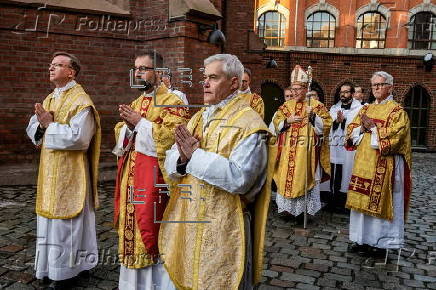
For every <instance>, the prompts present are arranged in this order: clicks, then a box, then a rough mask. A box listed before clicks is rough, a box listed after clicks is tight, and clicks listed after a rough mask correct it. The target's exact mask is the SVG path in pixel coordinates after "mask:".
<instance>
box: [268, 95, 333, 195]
mask: <svg viewBox="0 0 436 290" xmlns="http://www.w3.org/2000/svg"><path fill="white" fill-rule="evenodd" d="M310 105H311V107H312V108H313V112H314V113H316V115H317V116H319V117H320V118H321V119H322V121H323V138H320V137H319V136H317V135H316V134H315V130H314V128H313V127H312V128H311V129H310V130H309V134H310V135H309V138H310V142H311V143H310V144H311V154H310V162H308V160H307V140H308V138H307V125H308V118H307V112H306V107H307V106H308V103H307V101H306V100H305V101H303V102H297V101H295V100H289V101H287V102H285V103H284V104H283V105H282V106H280V107H279V109H278V111H277V114H276V115H275V117H274V119H273V124H274V127H275V129H276V130H277V128H278V126H279V124H280V122H282V121H284V120H285V119H286V118H288V117H290V116H291V115H295V116H300V117H303V120H302V121H301V122H297V123H293V124H292V125H291V126H290V127H289V128H288V129H286V130H285V131H284V132H282V133H280V134H279V136H278V142H279V144H278V149H277V151H278V152H277V153H275V152H274V151H271V152H274V156H271V155H270V158H274V159H276V160H277V165H276V169H275V172H274V180H275V181H276V184H277V187H278V192H279V193H280V194H281V195H283V196H284V197H286V198H297V197H300V196H303V195H304V194H305V185H306V184H305V182H306V178H305V176H306V172H308V177H307V179H308V186H307V190H311V189H312V188H313V187H314V185H315V171H316V166H317V164H318V161H320V164H321V167H322V172H323V175H324V178H323V180H324V179H327V178H328V176H329V175H330V148H329V144H328V136H329V132H330V127H331V124H332V119H331V117H330V114H329V113H328V111H327V109H326V108H325V106H324V105H323V104H322V103H321V102H319V101H317V100H311V104H310ZM308 165H309V166H310V168H309V170H307V166H308Z"/></svg>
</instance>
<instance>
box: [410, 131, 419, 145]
mask: <svg viewBox="0 0 436 290" xmlns="http://www.w3.org/2000/svg"><path fill="white" fill-rule="evenodd" d="M411 133H412V134H411V135H412V146H416V145H418V144H417V143H418V140H417V133H418V132H417V130H411Z"/></svg>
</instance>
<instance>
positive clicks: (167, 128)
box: [114, 85, 189, 269]
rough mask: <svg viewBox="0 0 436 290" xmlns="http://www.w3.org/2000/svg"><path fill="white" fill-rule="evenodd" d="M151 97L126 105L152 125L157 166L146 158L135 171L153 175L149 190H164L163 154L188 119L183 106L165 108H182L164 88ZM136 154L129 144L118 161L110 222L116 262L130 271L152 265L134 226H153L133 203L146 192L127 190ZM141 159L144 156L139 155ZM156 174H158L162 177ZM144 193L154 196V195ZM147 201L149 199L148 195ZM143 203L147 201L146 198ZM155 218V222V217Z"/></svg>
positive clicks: (167, 181)
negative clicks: (142, 223) (114, 230)
mask: <svg viewBox="0 0 436 290" xmlns="http://www.w3.org/2000/svg"><path fill="white" fill-rule="evenodd" d="M155 98H156V99H155V100H154V99H153V97H147V96H145V95H141V96H140V97H139V98H137V99H136V100H134V101H133V102H132V103H131V105H130V106H131V107H132V109H133V110H135V111H136V112H140V113H141V116H142V117H143V118H145V119H147V120H148V121H150V122H152V131H153V141H154V144H155V147H156V153H157V164H158V167H159V168H154V165H153V164H151V165H150V163H153V162H155V161H154V160H156V158H155V157H150V156H146V157H145V158H147V160H148V162H147V163H148V164H142V165H141V167H139V169H138V170H140V171H146V172H141V174H143V176H149V177H150V179H151V177H152V176H155V177H153V181H151V182H152V184H151V187H153V186H154V187H157V186H158V185H159V184H160V187H161V188H162V190H163V191H165V190H167V188H166V186H165V184H169V186H170V187H172V186H173V185H174V184H173V182H172V181H171V179H169V178H168V176H167V174H166V171H165V168H164V161H165V152H166V150H168V149H170V147H171V146H172V145H173V144H174V142H175V141H174V129H175V127H176V125H178V124H186V123H187V121H188V120H189V113H188V111H187V108H186V107H168V106H175V105H177V106H184V104H183V101H182V100H180V98H179V97H177V96H176V95H175V94H172V93H169V92H168V89H167V88H166V87H165V86H164V85H161V86H160V87H159V88H157V89H156V94H155ZM155 104H156V105H157V106H156V105H155ZM165 105H166V106H165ZM124 124H125V123H124V122H119V123H118V124H117V125H116V126H115V140H118V137H119V134H120V130H121V128H122V127H123V126H124ZM133 142H134V141H133ZM138 154H141V153H138V152H136V151H135V149H134V144H133V146H132V147H131V148H130V150H129V151H128V152H126V153H125V155H124V156H123V157H121V158H120V159H119V160H118V163H119V164H118V168H119V169H118V177H117V186H116V187H117V188H116V194H115V214H114V221H115V226H118V236H119V244H118V253H119V258H120V263H121V264H123V265H124V266H126V267H127V268H131V269H139V268H144V267H146V266H149V265H152V264H153V263H156V259H155V257H153V253H148V251H147V249H146V247H145V244H144V241H143V239H142V236H141V230H140V227H139V225H138V220H139V219H141V220H145V223H146V224H147V225H148V226H150V225H149V223H153V211H152V210H151V211H150V212H149V213H148V214H149V216H144V214H140V213H139V211H140V209H141V208H138V207H144V206H146V205H145V204H139V203H138V202H137V200H139V199H140V198H138V196H146V195H147V193H141V192H137V191H136V190H138V191H140V190H142V189H140V188H136V189H135V190H134V191H132V192H130V191H129V189H132V188H134V185H135V183H137V182H138V180H136V181H135V160H136V159H138ZM142 156H144V155H143V154H142ZM120 163H121V164H120ZM159 169H160V172H159ZM160 173H162V175H161V174H160ZM162 176H163V180H162ZM136 178H138V177H136ZM143 182H144V181H143ZM148 194H149V195H154V193H148ZM135 196H136V197H135ZM164 197H165V196H164ZM148 198H151V196H150V197H148ZM153 198H154V196H153ZM157 198H158V199H159V200H162V204H160V202H159V204H158V205H157V206H158V207H161V206H162V207H164V206H165V204H164V202H165V201H164V198H162V199H161V197H157ZM145 202H146V203H147V202H150V199H148V201H145ZM162 212H163V209H162ZM150 219H151V221H150ZM156 219H157V220H158V219H159V218H156ZM156 225H158V224H156ZM156 248H157V245H156Z"/></svg>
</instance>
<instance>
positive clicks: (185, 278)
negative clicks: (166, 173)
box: [159, 97, 271, 289]
mask: <svg viewBox="0 0 436 290" xmlns="http://www.w3.org/2000/svg"><path fill="white" fill-rule="evenodd" d="M203 111H204V108H203V109H202V110H200V111H199V112H197V113H196V114H195V115H194V116H193V117H192V118H191V120H190V121H189V123H188V130H189V131H190V132H191V134H193V135H194V136H199V138H200V148H201V149H203V150H205V151H208V152H215V153H217V154H219V155H221V156H223V157H225V158H229V156H230V154H231V152H232V150H233V149H234V148H235V147H236V146H237V145H238V144H240V143H241V142H242V140H244V139H245V138H247V137H248V136H249V135H251V134H253V133H256V132H267V130H268V129H267V127H266V125H265V123H264V122H263V121H262V119H261V118H260V116H259V114H258V113H256V112H255V111H254V110H253V109H252V108H250V107H249V106H248V105H247V103H246V102H245V101H242V99H241V98H238V97H235V98H234V99H233V100H231V101H230V102H229V103H228V104H227V105H225V106H224V107H222V108H221V110H219V111H218V112H217V113H216V114H215V115H214V117H213V121H212V122H210V123H209V124H208V126H206V129H205V131H203V119H202V113H203ZM179 184H180V185H179V187H178V188H176V190H175V191H171V194H170V201H169V203H168V206H167V209H166V210H165V214H164V218H163V220H164V221H165V223H164V224H162V226H161V228H160V234H159V250H160V253H161V255H162V257H163V260H164V266H165V268H166V269H167V271H168V273H169V275H170V278H171V280H172V281H173V283H174V284H175V285H176V287H177V288H178V289H238V287H239V285H240V282H241V280H242V275H243V272H244V259H245V250H246V249H245V230H244V218H243V209H244V208H246V206H247V205H246V204H245V202H244V196H243V195H237V194H231V193H229V192H227V191H225V190H222V189H220V188H218V187H216V186H213V185H211V184H208V183H206V182H205V181H203V180H201V179H198V178H196V177H194V176H192V175H190V174H187V175H185V176H183V177H182V178H181V179H180V180H179ZM182 184H184V185H185V186H181V185H182ZM270 185H271V181H270V179H267V181H266V182H265V185H264V186H263V188H262V190H261V192H259V193H258V195H257V196H256V201H255V203H253V205H254V217H253V219H254V229H253V235H254V237H253V240H252V241H253V272H254V277H253V280H254V282H255V283H256V282H258V281H259V280H260V276H261V271H262V266H263V245H264V236H265V224H266V217H267V214H268V205H269V200H270V194H271V192H270ZM186 187H187V188H186ZM249 206H250V207H251V206H252V204H250V205H249Z"/></svg>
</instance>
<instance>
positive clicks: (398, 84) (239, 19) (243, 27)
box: [225, 0, 436, 150]
mask: <svg viewBox="0 0 436 290" xmlns="http://www.w3.org/2000/svg"><path fill="white" fill-rule="evenodd" d="M260 2H261V1H260ZM291 2H292V3H294V1H291ZM327 2H332V1H327ZM336 2H339V1H336ZM341 2H342V1H341ZM358 2H359V3H357V5H356V6H357V7H360V6H361V5H364V4H365V3H368V2H369V1H358ZM416 2H417V1H413V3H409V4H410V5H409V6H410V7H408V8H412V7H414V6H415V5H416V4H418V3H416ZM281 3H285V4H283V5H286V3H287V2H286V1H281ZM344 3H345V2H344ZM255 4H256V3H254V0H252V1H251V0H250V1H228V2H227V10H226V11H227V13H226V17H227V18H228V19H230V20H229V21H228V23H227V26H226V31H225V32H226V36H227V39H228V43H227V44H226V46H225V50H226V52H228V53H233V54H236V55H238V56H239V57H240V59H241V61H242V62H243V63H244V65H246V66H247V67H249V68H250V69H252V71H253V72H254V74H253V77H252V85H251V86H252V89H254V91H256V92H258V93H260V87H261V84H262V83H264V82H266V81H270V80H272V81H274V83H276V84H278V85H280V86H281V88H285V87H286V86H288V85H289V84H290V83H289V79H290V74H291V71H292V69H293V67H294V66H295V65H296V64H300V65H302V66H303V67H304V68H307V66H308V65H310V66H312V68H313V78H314V80H316V81H317V82H318V83H319V84H320V85H321V87H322V89H323V91H324V93H325V95H326V100H325V101H326V105H327V106H331V105H332V103H333V97H334V94H335V91H336V88H337V87H338V86H339V85H340V84H342V83H343V82H344V81H346V80H349V81H352V82H353V83H356V84H359V85H361V86H363V87H364V88H365V89H366V92H369V89H370V87H369V79H370V77H371V75H372V73H373V72H375V71H380V70H383V71H386V72H388V73H390V74H392V75H393V77H394V83H395V92H394V94H395V99H396V100H397V101H399V102H400V103H401V102H403V99H404V96H405V95H406V94H407V92H408V90H409V89H410V87H412V86H414V85H415V84H420V85H422V86H423V87H425V88H426V89H427V91H428V93H429V95H430V104H431V105H430V116H429V124H428V131H427V146H428V148H429V149H430V150H436V127H435V125H436V67H435V68H434V69H433V71H432V72H425V71H424V68H423V62H422V57H423V56H424V54H425V53H426V51H422V57H421V56H419V57H405V56H377V55H343V54H328V53H315V52H312V53H310V52H309V53H305V52H297V51H277V50H276V51H271V50H266V51H265V52H263V53H259V52H250V51H249V48H248V41H247V39H246V37H244V36H245V35H246V34H247V31H248V30H249V29H251V27H252V22H251V21H252V19H253V16H254V7H255ZM312 4H313V1H306V5H307V7H308V6H310V5H312ZM332 4H333V5H335V3H333V2H332ZM355 4H356V3H355ZM412 4H413V5H412ZM258 5H259V4H258ZM291 7H292V5H291ZM336 7H338V6H336ZM340 7H342V6H339V7H338V8H340ZM301 13H302V15H304V12H301ZM291 17H292V15H291ZM353 17H354V15H353ZM291 22H292V23H293V21H291ZM236 24H237V25H236ZM337 33H338V31H337ZM298 35H299V36H300V37H301V39H300V42H301V43H303V44H304V37H305V36H304V34H298ZM337 37H339V38H341V37H342V36H341V35H338V34H337ZM352 46H354V44H353V45H352ZM270 57H272V58H273V59H275V60H276V61H277V63H278V68H276V69H267V68H266V63H267V61H268V60H269V58H270Z"/></svg>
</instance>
